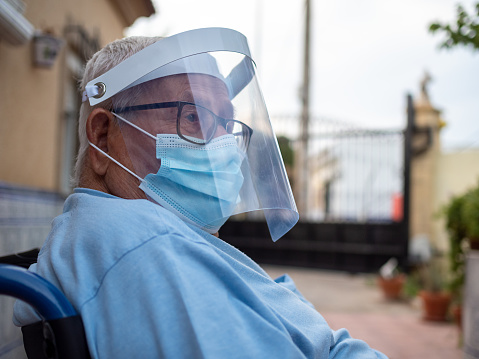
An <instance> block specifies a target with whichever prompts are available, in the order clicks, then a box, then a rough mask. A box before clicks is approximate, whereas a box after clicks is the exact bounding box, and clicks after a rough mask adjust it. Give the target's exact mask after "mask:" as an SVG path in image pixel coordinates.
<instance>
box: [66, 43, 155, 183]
mask: <svg viewBox="0 0 479 359" xmlns="http://www.w3.org/2000/svg"><path fill="white" fill-rule="evenodd" d="M161 39H162V38H161V37H144V36H132V37H127V38H124V39H120V40H116V41H113V42H111V43H109V44H108V45H106V46H105V47H104V48H103V49H101V50H100V51H98V52H97V53H96V54H95V55H93V57H92V58H91V59H90V60H89V61H88V62H87V64H86V66H85V72H84V74H83V78H82V80H81V82H80V93H83V91H84V90H85V85H86V84H87V83H88V82H90V81H91V80H93V79H95V78H97V77H98V76H100V75H102V74H104V73H105V72H107V71H108V70H110V69H111V68H113V67H115V66H116V65H118V64H119V63H121V62H122V61H124V60H125V59H127V58H128V57H130V56H132V55H133V54H135V53H137V52H138V51H140V50H142V49H144V48H145V47H147V46H149V45H152V44H153V43H155V42H157V41H159V40H161ZM140 95H141V86H136V89H135V88H132V89H131V90H129V91H123V92H120V93H119V94H117V95H115V96H113V98H112V99H109V100H106V101H104V102H102V103H100V104H98V105H95V106H90V103H89V102H88V101H85V102H83V103H82V105H81V107H80V116H79V119H78V138H79V142H80V146H79V150H78V156H77V159H76V163H75V172H74V176H73V178H72V185H73V186H74V187H77V186H78V185H79V183H80V180H81V176H82V172H83V167H84V164H85V159H86V154H87V152H88V146H89V144H88V138H87V135H86V121H87V119H88V116H89V115H90V113H91V112H92V111H93V110H94V109H95V108H104V109H107V110H111V109H112V108H113V104H114V105H115V107H116V108H118V107H125V106H128V104H129V103H131V101H132V100H133V99H136V98H138V97H139V96H140Z"/></svg>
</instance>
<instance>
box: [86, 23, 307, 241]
mask: <svg viewBox="0 0 479 359" xmlns="http://www.w3.org/2000/svg"><path fill="white" fill-rule="evenodd" d="M86 92H87V95H88V98H89V101H90V104H91V105H95V104H97V103H100V102H102V101H104V100H106V99H107V98H112V101H113V111H112V113H113V114H114V115H115V116H116V117H117V118H118V119H119V123H120V128H121V131H122V135H123V139H124V141H125V144H126V147H127V150H128V154H129V157H130V159H131V163H132V166H133V171H131V170H129V172H130V173H132V174H133V175H135V176H136V177H137V178H138V179H139V180H140V182H141V183H140V188H141V189H142V190H143V191H144V192H145V194H146V195H147V196H148V198H149V199H151V200H153V201H155V202H157V203H158V204H160V205H161V206H163V207H164V208H166V209H168V210H169V211H171V212H173V213H175V214H176V215H177V216H178V217H180V218H181V219H182V220H184V221H185V222H187V223H190V224H193V225H195V226H197V227H199V228H201V229H203V230H205V231H207V232H209V233H216V232H217V231H218V230H219V228H220V227H221V226H222V225H223V224H224V222H225V221H226V220H227V219H228V218H229V217H231V216H232V215H236V214H240V213H246V212H252V211H258V210H262V211H263V213H264V217H265V219H266V222H267V224H268V227H269V230H270V233H271V237H272V239H273V240H274V241H276V240H277V239H279V238H280V237H281V236H283V235H284V234H285V233H286V232H288V231H289V230H290V229H291V228H292V227H293V226H294V225H295V224H296V222H297V221H298V217H299V216H298V212H297V209H296V204H295V202H294V198H293V195H292V191H291V187H290V184H289V181H288V177H287V175H286V171H285V167H284V164H283V160H282V158H281V154H280V151H279V147H278V144H277V141H276V137H275V135H274V132H273V129H272V127H271V123H270V120H269V117H268V113H267V110H266V106H265V104H264V100H263V97H262V94H261V91H260V88H259V85H258V81H257V78H256V75H255V68H254V63H253V62H252V60H251V56H250V53H249V49H248V45H247V42H246V38H245V37H244V36H243V35H241V34H240V33H238V32H236V31H233V30H229V29H220V28H212V29H201V30H193V31H189V32H186V33H182V34H178V35H175V36H172V37H169V38H166V39H163V40H160V41H158V42H156V43H155V44H153V45H150V46H148V47H147V48H145V49H144V50H142V51H140V52H138V53H137V54H135V55H133V56H131V57H130V58H128V59H126V60H125V61H123V62H122V63H121V64H119V65H118V66H116V67H115V68H113V69H111V70H110V71H108V72H107V73H105V74H104V75H102V76H100V77H98V78H96V79H94V80H93V81H91V82H90V83H89V84H88V85H87V88H86ZM113 160H114V159H113ZM115 162H117V161H116V160H115ZM117 163H118V162H117ZM120 165H122V164H120Z"/></svg>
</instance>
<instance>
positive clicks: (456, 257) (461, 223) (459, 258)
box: [442, 185, 479, 328]
mask: <svg viewBox="0 0 479 359" xmlns="http://www.w3.org/2000/svg"><path fill="white" fill-rule="evenodd" d="M442 214H443V216H444V217H445V220H446V229H447V232H448V236H449V268H450V272H451V277H450V280H449V290H450V292H451V295H452V301H453V308H452V310H453V315H454V319H455V321H456V323H457V324H458V325H459V327H460V328H461V327H462V324H461V321H462V320H461V319H462V303H463V295H464V283H465V267H466V256H467V253H468V252H469V251H470V250H475V249H479V185H477V186H476V187H474V188H472V189H470V190H468V191H466V192H465V193H463V194H462V195H459V196H455V197H453V198H451V200H450V201H449V202H448V203H447V204H446V205H445V206H444V207H443V209H442Z"/></svg>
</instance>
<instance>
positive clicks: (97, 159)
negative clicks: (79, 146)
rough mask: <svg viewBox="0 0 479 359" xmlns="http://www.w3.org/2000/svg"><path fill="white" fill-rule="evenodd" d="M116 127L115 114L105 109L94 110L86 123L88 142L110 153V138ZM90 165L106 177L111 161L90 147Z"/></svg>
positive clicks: (97, 172) (98, 173)
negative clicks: (113, 128)
mask: <svg viewBox="0 0 479 359" xmlns="http://www.w3.org/2000/svg"><path fill="white" fill-rule="evenodd" d="M113 125H114V116H113V114H112V113H111V112H110V111H108V110H105V109H103V108H96V109H94V110H93V111H92V112H91V113H90V115H89V116H88V119H87V121H86V135H87V137H88V141H90V142H91V143H93V144H94V145H95V146H96V147H98V148H99V149H100V150H102V151H103V152H105V153H108V150H109V149H108V136H109V135H110V136H111V135H112V134H111V133H110V132H111V130H112V126H113ZM89 159H90V165H91V168H92V169H93V171H95V173H96V174H97V175H99V176H104V175H105V173H106V171H107V169H108V165H109V164H110V163H111V160H110V159H109V158H108V157H106V156H105V155H104V154H102V153H101V152H99V151H98V150H97V149H96V148H93V147H91V146H90V149H89Z"/></svg>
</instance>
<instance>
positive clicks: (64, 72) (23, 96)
mask: <svg viewBox="0 0 479 359" xmlns="http://www.w3.org/2000/svg"><path fill="white" fill-rule="evenodd" d="M24 3H25V5H26V10H25V13H24V14H23V16H24V17H25V18H26V19H27V20H28V21H29V22H30V23H31V24H32V25H33V26H34V27H35V29H36V30H40V31H42V32H48V33H50V34H52V35H54V36H55V37H57V38H60V39H62V40H63V41H64V43H63V47H62V49H61V51H60V52H59V55H58V57H57V58H56V61H55V64H54V66H53V67H51V68H39V67H35V66H33V62H32V57H33V55H32V53H33V42H30V43H27V44H25V45H20V46H13V45H10V44H9V43H7V42H6V41H5V40H2V39H1V34H0V85H1V86H0V256H2V255H7V254H12V253H15V252H19V251H23V250H28V249H31V248H33V247H41V245H42V244H43V241H44V240H45V238H46V236H47V234H48V232H49V230H50V226H51V220H52V219H53V218H54V217H55V216H56V215H58V214H59V213H61V210H62V206H63V200H64V196H65V195H66V194H68V193H67V192H68V191H69V187H68V186H65V181H64V177H65V171H66V172H68V168H66V169H65V163H66V161H65V153H66V151H67V150H69V151H71V157H73V156H74V152H75V146H74V143H73V142H75V141H76V134H75V133H76V129H75V128H74V127H73V125H74V124H76V117H77V116H78V114H77V113H76V112H77V109H78V101H79V94H77V93H75V91H74V90H75V86H76V85H75V81H76V80H77V79H78V78H80V77H81V72H82V66H83V65H84V58H83V56H82V54H79V53H77V51H76V50H75V49H74V48H73V47H74V46H73V44H71V43H69V41H66V39H67V36H66V33H65V28H66V26H67V25H76V26H80V27H81V28H82V29H83V30H84V31H85V34H86V35H87V37H88V39H93V40H95V39H96V40H97V42H98V44H97V45H98V46H99V47H102V46H103V45H105V44H107V43H109V42H111V41H113V40H115V39H118V38H121V37H123V31H124V29H125V28H126V27H127V26H128V25H130V24H129V23H127V21H130V22H131V21H133V20H134V18H135V16H136V15H135V14H137V13H141V14H142V15H144V14H148V11H147V12H146V13H145V11H144V9H145V8H147V10H148V9H150V10H152V9H153V8H152V5H151V3H149V2H148V0H131V1H130V2H128V3H126V4H127V5H128V6H129V9H130V10H131V11H130V12H129V13H128V16H126V17H125V14H124V11H125V10H124V8H123V10H120V9H122V6H125V2H123V1H118V0H81V1H78V0H25V1H24ZM150 7H151V8H150ZM122 11H123V12H122ZM126 18H128V19H129V20H126ZM95 47H96V46H95ZM66 111H68V112H69V115H67V114H66ZM65 135H67V136H65ZM67 174H68V173H67ZM66 177H68V176H66ZM12 312H13V299H12V298H8V297H4V296H2V297H0V313H1V316H0V318H1V320H0V358H1V359H24V358H25V353H24V350H23V343H22V339H21V333H20V329H19V328H16V327H14V326H13V324H12V322H11V317H12Z"/></svg>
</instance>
